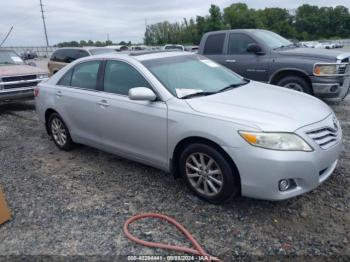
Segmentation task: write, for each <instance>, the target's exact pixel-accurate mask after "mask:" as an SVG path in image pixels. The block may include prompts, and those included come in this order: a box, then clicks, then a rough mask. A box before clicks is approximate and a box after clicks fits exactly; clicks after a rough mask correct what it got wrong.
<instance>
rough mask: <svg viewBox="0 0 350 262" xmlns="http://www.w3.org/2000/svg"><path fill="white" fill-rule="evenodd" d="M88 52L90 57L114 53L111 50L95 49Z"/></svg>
mask: <svg viewBox="0 0 350 262" xmlns="http://www.w3.org/2000/svg"><path fill="white" fill-rule="evenodd" d="M89 51H90V53H91V54H92V55H100V54H108V53H115V50H114V49H112V48H96V49H90V50H89Z"/></svg>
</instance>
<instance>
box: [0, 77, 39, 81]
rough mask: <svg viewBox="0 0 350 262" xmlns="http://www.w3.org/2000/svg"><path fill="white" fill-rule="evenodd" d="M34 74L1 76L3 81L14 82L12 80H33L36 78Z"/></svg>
mask: <svg viewBox="0 0 350 262" xmlns="http://www.w3.org/2000/svg"><path fill="white" fill-rule="evenodd" d="M36 77H37V76H36V75H27V76H7V77H2V78H1V79H2V81H3V82H14V81H23V80H33V79H36Z"/></svg>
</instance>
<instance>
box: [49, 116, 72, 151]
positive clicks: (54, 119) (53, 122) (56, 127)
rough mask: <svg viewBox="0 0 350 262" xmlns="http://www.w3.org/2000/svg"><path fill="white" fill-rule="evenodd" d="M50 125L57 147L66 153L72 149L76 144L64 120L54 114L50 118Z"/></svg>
mask: <svg viewBox="0 0 350 262" xmlns="http://www.w3.org/2000/svg"><path fill="white" fill-rule="evenodd" d="M48 124H49V129H50V134H51V136H52V139H53V141H54V142H55V144H56V146H57V147H58V148H59V149H62V150H66V151H68V150H70V149H72V147H73V144H74V143H73V141H72V139H71V136H70V133H69V130H68V128H67V126H66V125H65V123H64V122H63V120H62V118H61V117H60V116H59V115H58V114H57V113H53V114H51V115H50V117H49V122H48Z"/></svg>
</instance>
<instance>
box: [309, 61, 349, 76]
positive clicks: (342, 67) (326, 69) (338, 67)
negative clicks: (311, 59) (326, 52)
mask: <svg viewBox="0 0 350 262" xmlns="http://www.w3.org/2000/svg"><path fill="white" fill-rule="evenodd" d="M346 66H347V65H346V64H344V63H343V64H323V65H322V64H315V66H314V75H316V76H332V75H343V74H345V71H346Z"/></svg>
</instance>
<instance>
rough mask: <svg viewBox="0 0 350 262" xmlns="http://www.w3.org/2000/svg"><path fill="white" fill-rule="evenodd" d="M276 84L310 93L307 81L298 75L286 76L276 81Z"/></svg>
mask: <svg viewBox="0 0 350 262" xmlns="http://www.w3.org/2000/svg"><path fill="white" fill-rule="evenodd" d="M277 85H278V86H283V87H286V88H289V89H293V90H296V91H300V92H304V93H307V94H312V90H311V87H310V85H309V83H308V82H307V81H306V80H305V79H303V78H302V77H299V76H286V77H284V78H282V79H281V80H280V81H278V83H277Z"/></svg>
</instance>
